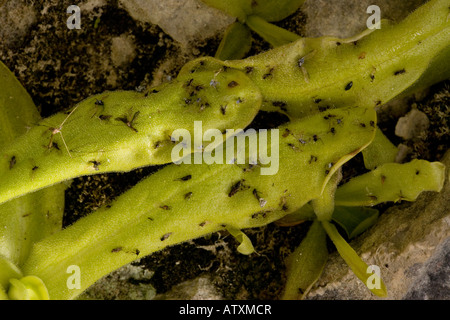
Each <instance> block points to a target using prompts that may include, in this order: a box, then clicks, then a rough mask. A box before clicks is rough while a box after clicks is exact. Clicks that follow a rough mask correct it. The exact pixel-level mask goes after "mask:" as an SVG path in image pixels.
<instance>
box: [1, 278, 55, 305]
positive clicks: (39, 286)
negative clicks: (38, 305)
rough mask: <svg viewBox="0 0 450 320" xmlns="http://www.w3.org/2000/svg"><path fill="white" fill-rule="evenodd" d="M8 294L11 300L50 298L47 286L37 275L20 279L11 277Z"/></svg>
mask: <svg viewBox="0 0 450 320" xmlns="http://www.w3.org/2000/svg"><path fill="white" fill-rule="evenodd" d="M9 282H10V286H9V290H8V296H9V298H10V299H11V300H49V299H50V297H49V295H48V291H47V288H46V287H45V284H44V282H42V280H41V279H39V278H38V277H35V276H26V277H23V278H21V279H20V280H19V279H10V280H9Z"/></svg>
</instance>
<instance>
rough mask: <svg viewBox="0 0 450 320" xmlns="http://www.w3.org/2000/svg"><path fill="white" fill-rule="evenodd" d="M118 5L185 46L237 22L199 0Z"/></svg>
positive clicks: (146, 0)
mask: <svg viewBox="0 0 450 320" xmlns="http://www.w3.org/2000/svg"><path fill="white" fill-rule="evenodd" d="M119 3H120V5H121V6H123V7H124V9H125V10H127V11H128V13H129V14H130V15H131V16H132V17H133V19H135V20H137V21H141V22H148V23H153V24H157V25H158V26H160V27H161V29H163V30H164V32H165V33H167V34H168V35H170V36H171V37H172V38H173V39H174V40H176V41H178V42H180V43H181V44H182V45H188V43H189V42H193V41H201V40H205V39H207V38H209V37H212V36H214V35H216V34H217V33H218V32H219V31H221V30H224V29H225V28H226V27H227V26H228V25H229V24H231V23H232V22H233V21H234V20H235V19H234V18H233V17H229V16H227V15H226V14H224V13H223V12H221V11H219V10H217V9H214V8H210V7H208V6H206V5H205V4H204V3H203V2H201V1H200V0H165V1H160V0H127V1H125V0H120V1H119Z"/></svg>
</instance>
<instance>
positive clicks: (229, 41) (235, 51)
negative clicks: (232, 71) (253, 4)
mask: <svg viewBox="0 0 450 320" xmlns="http://www.w3.org/2000/svg"><path fill="white" fill-rule="evenodd" d="M251 45H252V35H251V33H250V30H249V29H248V28H247V27H246V26H245V25H243V24H242V23H240V22H235V23H233V24H231V25H230V26H228V28H227V30H226V31H225V35H224V36H223V39H222V41H221V42H220V45H219V48H218V49H217V52H216V55H215V58H217V59H220V60H232V59H242V58H243V57H244V56H245V55H246V54H247V52H248V51H249V50H250V47H251Z"/></svg>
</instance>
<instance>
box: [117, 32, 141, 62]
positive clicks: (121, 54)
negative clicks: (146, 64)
mask: <svg viewBox="0 0 450 320" xmlns="http://www.w3.org/2000/svg"><path fill="white" fill-rule="evenodd" d="M135 57H136V51H135V45H134V41H133V38H132V37H131V36H129V35H126V34H122V35H120V36H119V37H115V38H112V39H111V60H112V62H113V64H114V65H115V66H116V67H122V66H126V65H127V64H128V63H130V62H131V61H133V59H134V58H135Z"/></svg>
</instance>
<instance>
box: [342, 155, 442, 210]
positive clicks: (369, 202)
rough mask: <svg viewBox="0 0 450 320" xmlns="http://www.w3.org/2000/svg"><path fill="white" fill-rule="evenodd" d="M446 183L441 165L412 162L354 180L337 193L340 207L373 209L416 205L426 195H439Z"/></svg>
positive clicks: (388, 165) (385, 168) (383, 168)
mask: <svg viewBox="0 0 450 320" xmlns="http://www.w3.org/2000/svg"><path fill="white" fill-rule="evenodd" d="M444 181H445V166H444V165H443V164H442V163H440V162H428V161H426V160H417V159H415V160H413V161H411V162H409V163H405V164H399V163H386V164H384V165H381V166H379V167H378V168H377V169H375V170H373V171H371V172H368V173H366V174H363V175H361V176H358V177H355V178H353V179H351V180H350V181H349V182H347V183H346V184H344V185H342V186H341V187H339V188H338V189H337V191H336V197H335V201H336V202H335V203H336V205H337V206H373V205H377V204H379V203H383V202H389V201H394V202H397V201H400V200H406V201H414V200H416V199H417V197H418V196H419V194H420V193H422V192H423V191H437V192H439V191H440V190H441V189H442V187H443V185H444Z"/></svg>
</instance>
